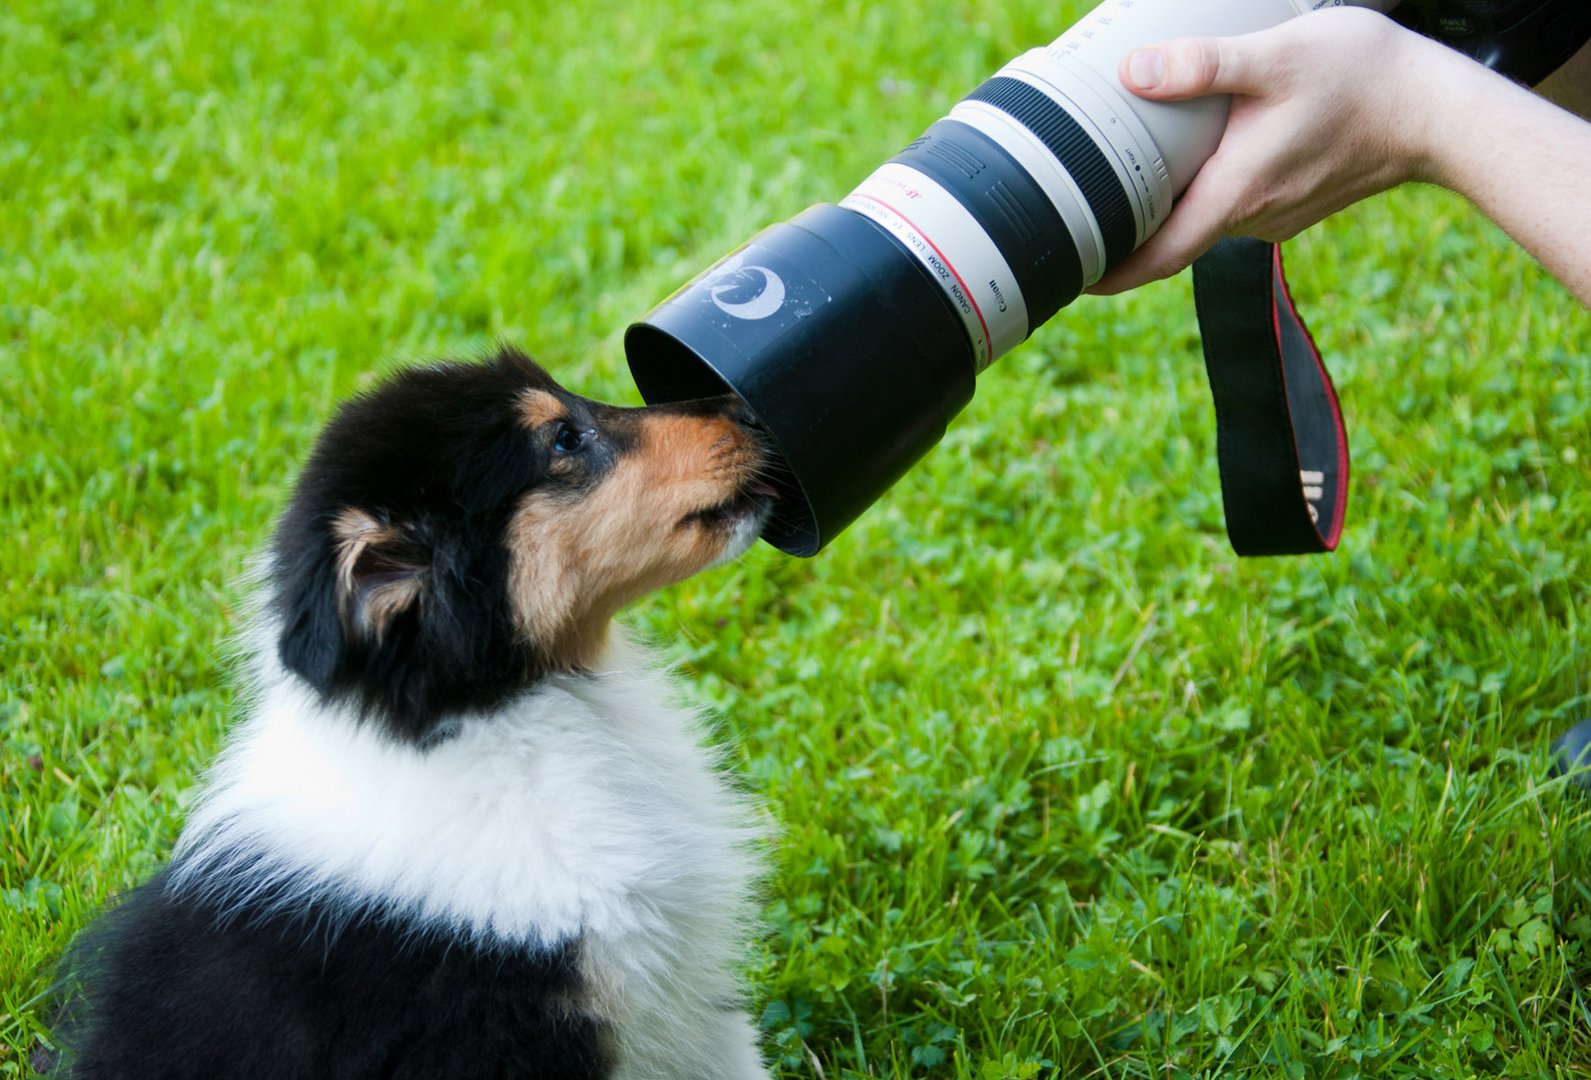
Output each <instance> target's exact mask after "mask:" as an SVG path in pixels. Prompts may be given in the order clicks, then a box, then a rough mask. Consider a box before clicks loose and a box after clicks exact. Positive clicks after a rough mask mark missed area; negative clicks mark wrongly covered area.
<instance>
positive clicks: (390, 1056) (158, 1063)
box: [50, 875, 609, 1080]
mask: <svg viewBox="0 0 1591 1080" xmlns="http://www.w3.org/2000/svg"><path fill="white" fill-rule="evenodd" d="M72 966H73V968H74V969H75V972H76V975H77V976H78V977H79V978H81V979H82V980H84V981H85V982H87V983H89V984H91V985H93V987H94V997H93V1000H92V1002H91V1003H86V1004H85V1003H79V1004H77V1005H69V1006H68V1011H67V1013H66V1015H65V1016H64V1017H63V1020H64V1021H65V1023H64V1024H63V1025H62V1026H63V1027H64V1028H65V1030H66V1031H67V1033H68V1034H70V1033H71V1030H72V1028H73V1027H74V1022H75V1023H76V1024H81V1025H82V1026H81V1027H79V1028H78V1031H79V1034H82V1033H89V1035H88V1037H87V1038H86V1039H84V1040H83V1041H82V1042H81V1043H79V1044H78V1045H76V1046H75V1047H74V1048H73V1049H74V1050H75V1053H74V1054H73V1055H72V1056H70V1057H68V1058H65V1059H63V1063H62V1067H60V1068H58V1069H57V1070H54V1071H52V1073H51V1074H50V1075H51V1077H52V1080H53V1078H54V1077H55V1076H61V1075H65V1076H69V1077H70V1078H71V1080H369V1078H372V1077H384V1078H387V1080H510V1078H514V1080H523V1078H527V1077H534V1078H541V1080H593V1078H596V1077H601V1076H604V1075H606V1070H607V1068H608V1064H609V1063H608V1061H607V1060H606V1056H605V1052H604V1049H603V1045H604V1038H603V1035H604V1033H603V1031H602V1029H601V1027H600V1026H599V1025H598V1024H597V1023H596V1022H594V1021H593V1020H591V1019H590V1018H589V1017H586V1016H582V1015H580V1014H579V1012H578V1011H577V1010H575V1009H574V1008H572V1005H571V998H572V996H573V995H574V994H575V993H576V992H577V990H578V985H577V983H578V979H577V974H576V970H575V946H573V945H568V946H565V947H562V948H557V949H550V950H534V949H532V950H506V949H505V950H500V951H491V950H485V949H482V948H480V947H478V946H475V945H472V944H470V943H468V942H463V941H459V940H457V939H455V938H452V937H449V936H446V935H443V934H440V933H437V932H435V931H426V930H420V929H417V928H415V927H413V926H406V925H403V924H402V923H399V922H396V921H391V920H388V919H385V918H381V917H378V916H370V915H367V916H364V917H359V916H354V917H350V914H349V913H348V912H346V911H340V910H336V909H334V908H332V907H331V906H328V905H326V904H322V903H311V904H309V905H308V906H305V907H304V908H302V909H301V910H298V911H295V912H293V913H292V914H291V915H286V916H284V915H273V916H270V917H265V918H257V919H241V920H240V919H235V918H231V917H229V916H228V915H227V913H225V912H223V911H220V910H218V909H213V908H210V907H209V906H208V905H206V904H205V903H203V902H202V901H196V900H195V899H194V898H192V897H191V896H188V895H185V894H181V893H176V892H174V891H173V890H171V889H169V888H168V886H167V882H166V880H165V876H164V875H162V876H161V877H158V878H156V879H155V880H153V881H151V882H149V883H148V884H147V885H145V886H143V887H142V888H140V889H138V890H137V891H135V892H134V893H132V894H131V895H130V896H129V897H128V898H127V899H126V900H125V901H124V902H123V903H122V904H120V905H119V906H118V907H117V908H116V910H115V911H113V912H112V913H111V914H110V915H109V916H108V917H106V918H105V919H104V920H103V921H102V922H101V923H100V924H98V925H97V926H95V927H94V929H93V930H92V931H91V932H90V933H89V934H88V935H87V936H86V937H85V938H83V939H82V940H80V941H79V942H78V943H77V945H75V946H74V956H73V964H72ZM90 1007H91V1008H92V1013H87V1012H84V1011H82V1010H84V1009H87V1008H90ZM333 1018H335V1023H328V1022H327V1021H328V1020H331V1019H333ZM150 1032H161V1033H162V1036H163V1037H162V1039H161V1040H160V1041H152V1040H150V1039H149V1037H148V1036H149V1033H150Z"/></svg>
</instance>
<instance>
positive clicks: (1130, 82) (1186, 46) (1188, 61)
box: [1117, 37, 1268, 101]
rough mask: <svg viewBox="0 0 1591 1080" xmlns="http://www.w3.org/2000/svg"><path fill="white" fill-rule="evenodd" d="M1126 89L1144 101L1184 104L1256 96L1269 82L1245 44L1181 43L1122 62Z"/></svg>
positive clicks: (1156, 47)
mask: <svg viewBox="0 0 1591 1080" xmlns="http://www.w3.org/2000/svg"><path fill="white" fill-rule="evenodd" d="M1117 74H1118V75H1119V76H1120V78H1121V81H1122V85H1123V86H1125V87H1127V89H1129V90H1131V91H1132V92H1133V93H1135V94H1137V95H1138V96H1139V97H1146V98H1152V99H1154V100H1156V101H1181V100H1183V99H1185V98H1195V97H1204V96H1205V95H1206V94H1253V93H1256V92H1258V91H1260V90H1263V89H1264V87H1265V85H1266V83H1267V81H1268V80H1267V79H1266V78H1265V77H1264V73H1263V71H1262V65H1261V64H1260V62H1259V61H1258V59H1257V57H1256V55H1255V52H1254V49H1253V48H1252V46H1251V45H1250V44H1249V42H1248V40H1247V39H1246V38H1241V37H1227V38H1181V39H1179V40H1177V41H1168V42H1164V43H1162V44H1160V45H1151V46H1149V47H1147V48H1143V49H1135V50H1133V51H1132V52H1130V53H1128V54H1127V55H1126V56H1124V57H1122V61H1121V65H1120V68H1119V70H1118V72H1117Z"/></svg>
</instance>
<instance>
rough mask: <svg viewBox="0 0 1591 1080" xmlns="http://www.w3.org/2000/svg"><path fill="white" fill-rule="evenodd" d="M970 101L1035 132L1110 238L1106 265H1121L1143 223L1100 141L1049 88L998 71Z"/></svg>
mask: <svg viewBox="0 0 1591 1080" xmlns="http://www.w3.org/2000/svg"><path fill="white" fill-rule="evenodd" d="M966 100H968V101H981V102H983V103H984V104H985V105H990V106H992V107H994V108H996V109H999V110H1000V111H1001V112H1003V113H1005V114H1006V115H1007V116H1009V117H1011V118H1012V119H1013V120H1015V121H1016V122H1017V123H1019V124H1021V125H1022V126H1023V127H1025V128H1027V129H1028V130H1029V131H1030V132H1032V133H1033V135H1034V137H1035V138H1037V139H1038V140H1039V141H1040V142H1042V143H1043V144H1044V146H1045V147H1046V148H1047V149H1048V150H1049V152H1050V153H1051V154H1053V155H1055V159H1056V160H1057V161H1059V162H1060V163H1061V166H1062V167H1063V168H1064V169H1065V170H1066V171H1067V173H1068V174H1070V176H1071V177H1072V180H1073V181H1074V182H1075V183H1076V184H1077V186H1078V188H1079V189H1080V190H1081V191H1082V193H1083V198H1084V199H1085V200H1087V202H1088V208H1089V210H1090V211H1091V212H1092V213H1093V215H1094V220H1095V221H1096V222H1098V224H1099V231H1100V235H1101V236H1103V237H1104V238H1105V266H1106V269H1109V268H1110V267H1112V266H1115V265H1116V264H1118V263H1119V262H1121V260H1123V259H1125V258H1126V257H1127V256H1128V255H1131V254H1132V251H1133V248H1135V247H1136V246H1137V245H1138V223H1137V221H1136V219H1135V218H1134V217H1133V212H1132V202H1131V200H1130V199H1129V198H1128V197H1127V189H1126V188H1124V187H1123V186H1122V182H1121V177H1119V176H1118V175H1117V174H1116V170H1115V169H1113V168H1112V167H1111V164H1110V160H1109V159H1108V158H1107V157H1106V156H1105V154H1104V152H1103V151H1102V150H1100V148H1099V145H1098V144H1097V143H1095V142H1094V140H1093V139H1092V138H1090V137H1089V135H1088V132H1086V131H1084V130H1083V127H1082V125H1081V124H1079V123H1078V122H1077V121H1076V120H1074V119H1073V118H1072V115H1071V114H1070V113H1068V112H1067V111H1066V110H1065V109H1063V108H1061V106H1059V105H1058V104H1056V103H1055V100H1054V99H1053V98H1051V97H1050V96H1049V95H1048V94H1046V93H1044V91H1042V90H1040V89H1038V88H1037V87H1035V86H1030V85H1028V84H1027V83H1025V82H1023V81H1022V80H1021V79H1013V78H1010V77H1009V76H1006V75H996V76H995V77H994V78H992V79H990V80H989V81H988V82H986V83H984V84H983V85H982V86H980V87H978V88H977V89H976V90H974V91H973V92H972V93H970V94H968V95H967V98H966Z"/></svg>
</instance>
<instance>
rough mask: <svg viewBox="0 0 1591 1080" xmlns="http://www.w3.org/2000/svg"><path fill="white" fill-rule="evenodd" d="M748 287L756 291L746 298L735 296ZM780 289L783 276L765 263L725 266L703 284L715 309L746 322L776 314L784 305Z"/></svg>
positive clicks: (782, 290) (782, 287)
mask: <svg viewBox="0 0 1591 1080" xmlns="http://www.w3.org/2000/svg"><path fill="white" fill-rule="evenodd" d="M759 278H760V280H758V279H759ZM748 288H755V289H756V290H757V291H756V292H755V293H753V294H752V296H751V297H750V299H744V300H743V299H739V297H740V296H742V295H743V294H744V293H745V292H746V290H747V289H748ZM784 293H785V289H784V279H783V278H781V277H780V276H779V275H778V274H776V273H774V272H773V271H772V270H770V269H768V268H767V267H766V266H736V265H730V266H726V267H724V269H723V272H722V273H721V274H719V275H718V277H716V278H715V279H714V280H713V283H712V284H711V285H709V286H708V288H707V295H708V298H709V299H711V300H712V302H713V306H715V307H716V308H718V310H719V311H722V312H723V313H724V314H725V315H730V316H733V317H734V318H737V319H745V320H746V321H748V322H755V321H756V320H758V319H766V318H768V317H769V316H771V315H774V314H776V313H777V312H778V311H779V309H780V308H782V307H784Z"/></svg>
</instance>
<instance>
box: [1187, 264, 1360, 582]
mask: <svg viewBox="0 0 1591 1080" xmlns="http://www.w3.org/2000/svg"><path fill="white" fill-rule="evenodd" d="M1193 297H1194V305H1195V307H1196V308H1197V310H1198V316H1199V331H1200V336H1201V337H1202V338H1203V340H1204V364H1205V369H1206V371H1207V372H1208V373H1209V376H1210V389H1211V391H1212V393H1213V394H1214V397H1215V426H1216V454H1217V457H1218V459H1219V462H1220V467H1221V500H1222V502H1223V503H1224V504H1225V507H1226V532H1227V536H1228V537H1229V538H1230V539H1231V541H1232V547H1233V548H1234V549H1235V550H1236V551H1237V553H1238V554H1239V555H1307V554H1316V553H1320V552H1327V551H1334V550H1335V549H1336V547H1337V541H1338V539H1339V538H1340V537H1341V536H1342V526H1343V518H1344V516H1345V511H1346V509H1347V503H1348V433H1347V430H1346V429H1345V428H1344V426H1343V422H1342V410H1341V408H1340V407H1339V405H1338V404H1337V391H1336V388H1335V387H1334V386H1332V382H1331V376H1330V375H1329V374H1328V373H1327V372H1326V365H1325V364H1324V363H1323V362H1322V361H1321V358H1320V351H1319V350H1318V349H1317V348H1316V347H1315V342H1314V339H1313V338H1312V337H1311V336H1310V333H1309V329H1308V327H1306V326H1305V325H1304V320H1303V319H1302V318H1301V317H1300V316H1299V314H1298V309H1297V308H1296V307H1295V306H1294V304H1293V298H1292V295H1291V294H1290V293H1289V291H1288V288H1287V278H1286V275H1285V274H1284V272H1283V268H1282V249H1281V247H1280V246H1279V245H1277V244H1270V243H1266V242H1264V241H1261V240H1251V239H1227V240H1223V241H1221V242H1220V243H1219V244H1217V245H1216V246H1215V247H1214V248H1212V249H1211V250H1210V251H1209V253H1208V254H1206V255H1204V256H1203V257H1202V258H1200V259H1199V260H1198V261H1197V262H1195V263H1194V264H1193Z"/></svg>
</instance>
